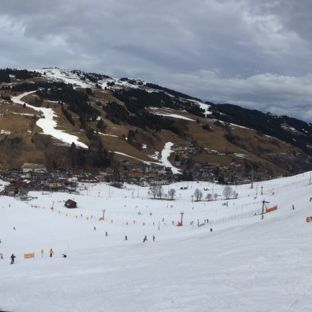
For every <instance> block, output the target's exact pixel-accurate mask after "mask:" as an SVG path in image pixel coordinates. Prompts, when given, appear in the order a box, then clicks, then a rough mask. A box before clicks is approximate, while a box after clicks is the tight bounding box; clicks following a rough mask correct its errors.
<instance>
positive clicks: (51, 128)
mask: <svg viewBox="0 0 312 312" xmlns="http://www.w3.org/2000/svg"><path fill="white" fill-rule="evenodd" d="M35 92H36V91H30V92H25V93H22V94H20V95H18V96H13V97H12V98H11V100H12V102H13V103H15V104H19V105H24V104H25V105H26V106H27V107H29V108H31V109H33V110H35V111H37V112H40V113H41V114H42V115H43V117H42V118H39V119H38V120H37V123H36V124H37V126H38V127H39V128H41V129H42V132H43V134H46V135H51V136H52V137H54V138H55V139H57V140H59V141H61V142H63V143H65V144H68V145H71V144H72V143H75V144H76V146H78V147H82V148H88V146H87V145H86V144H84V143H82V142H80V141H79V138H78V137H77V136H75V135H72V134H69V133H66V132H64V131H62V130H60V129H56V127H57V123H56V121H55V118H56V114H55V113H54V111H53V109H52V108H45V107H36V106H33V105H30V104H27V103H25V102H24V101H22V98H23V97H25V96H27V95H29V94H32V93H35Z"/></svg>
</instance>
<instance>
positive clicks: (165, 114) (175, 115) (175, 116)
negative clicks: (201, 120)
mask: <svg viewBox="0 0 312 312" xmlns="http://www.w3.org/2000/svg"><path fill="white" fill-rule="evenodd" d="M153 114H154V115H158V116H163V117H169V118H176V119H182V120H187V121H195V120H194V119H191V118H188V117H185V116H182V115H178V114H169V113H153Z"/></svg>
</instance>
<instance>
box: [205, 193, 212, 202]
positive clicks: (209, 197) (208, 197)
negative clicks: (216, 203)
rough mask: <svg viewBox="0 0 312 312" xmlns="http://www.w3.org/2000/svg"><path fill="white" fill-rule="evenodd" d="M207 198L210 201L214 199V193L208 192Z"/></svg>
mask: <svg viewBox="0 0 312 312" xmlns="http://www.w3.org/2000/svg"><path fill="white" fill-rule="evenodd" d="M206 199H207V200H208V201H212V200H213V196H212V194H211V193H208V194H207V195H206Z"/></svg>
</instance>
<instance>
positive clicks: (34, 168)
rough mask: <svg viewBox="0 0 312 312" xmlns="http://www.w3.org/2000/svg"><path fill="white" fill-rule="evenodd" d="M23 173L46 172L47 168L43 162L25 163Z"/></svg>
mask: <svg viewBox="0 0 312 312" xmlns="http://www.w3.org/2000/svg"><path fill="white" fill-rule="evenodd" d="M21 169H22V172H23V173H29V172H33V173H46V172H47V169H46V167H45V166H44V165H42V164H33V163H25V164H23V165H22V167H21Z"/></svg>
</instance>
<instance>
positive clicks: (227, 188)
mask: <svg viewBox="0 0 312 312" xmlns="http://www.w3.org/2000/svg"><path fill="white" fill-rule="evenodd" d="M232 194H233V190H232V188H231V187H230V186H228V185H227V186H225V187H224V189H223V197H224V198H225V199H230V198H231V196H232Z"/></svg>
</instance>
